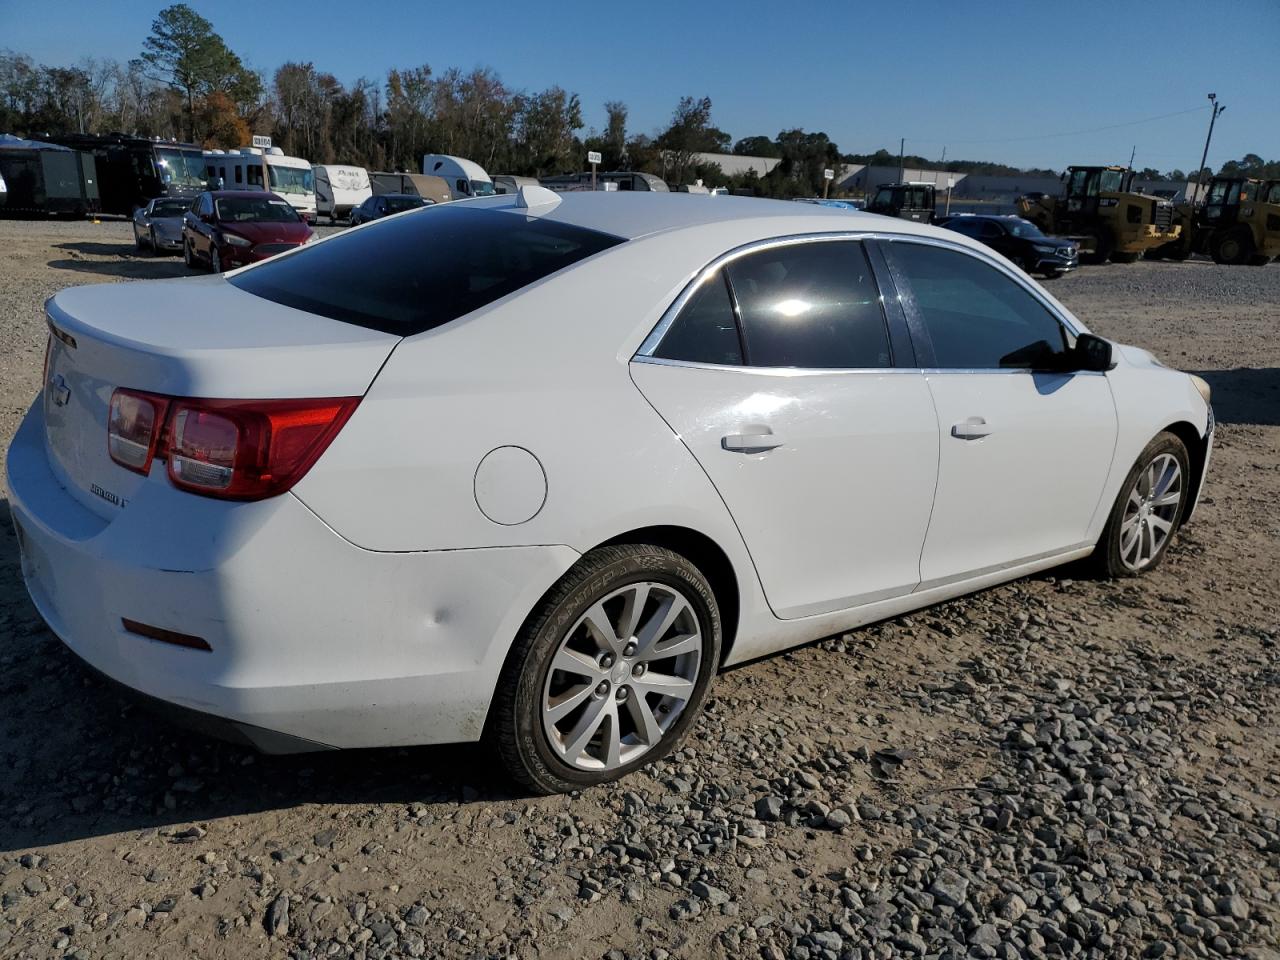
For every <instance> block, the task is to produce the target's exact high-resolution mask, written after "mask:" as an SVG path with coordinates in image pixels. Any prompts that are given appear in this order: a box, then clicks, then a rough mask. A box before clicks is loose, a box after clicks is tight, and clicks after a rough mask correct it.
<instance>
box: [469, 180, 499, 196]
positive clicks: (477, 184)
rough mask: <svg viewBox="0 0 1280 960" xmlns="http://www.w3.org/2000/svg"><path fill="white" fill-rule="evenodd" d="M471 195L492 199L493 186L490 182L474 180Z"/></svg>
mask: <svg viewBox="0 0 1280 960" xmlns="http://www.w3.org/2000/svg"><path fill="white" fill-rule="evenodd" d="M471 195H472V196H473V197H492V196H493V195H494V190H493V184H492V183H490V182H489V181H488V180H472V181H471Z"/></svg>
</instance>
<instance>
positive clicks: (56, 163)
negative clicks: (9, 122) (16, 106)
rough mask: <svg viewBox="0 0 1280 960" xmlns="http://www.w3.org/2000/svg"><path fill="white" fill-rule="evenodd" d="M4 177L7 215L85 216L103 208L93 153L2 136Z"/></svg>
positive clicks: (0, 171)
mask: <svg viewBox="0 0 1280 960" xmlns="http://www.w3.org/2000/svg"><path fill="white" fill-rule="evenodd" d="M0 178H3V180H4V183H5V186H6V190H5V193H6V199H5V212H6V213H7V214H19V215H22V214H26V215H33V214H34V215H51V216H63V217H68V216H69V217H83V216H84V215H85V214H86V213H89V212H91V211H96V210H98V209H99V201H100V198H99V196H98V177H97V173H96V168H95V166H94V159H93V155H92V154H90V153H83V152H81V151H79V150H72V149H70V148H69V147H64V146H61V145H59V144H54V143H49V142H47V141H43V140H23V139H21V138H20V137H13V136H9V135H8V134H0Z"/></svg>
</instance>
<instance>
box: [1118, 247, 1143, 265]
mask: <svg viewBox="0 0 1280 960" xmlns="http://www.w3.org/2000/svg"><path fill="white" fill-rule="evenodd" d="M1141 256H1142V254H1141V253H1125V252H1124V251H1122V250H1116V251H1115V252H1113V253H1112V254H1111V262H1112V263H1137V262H1138V259H1139V258H1140V257H1141Z"/></svg>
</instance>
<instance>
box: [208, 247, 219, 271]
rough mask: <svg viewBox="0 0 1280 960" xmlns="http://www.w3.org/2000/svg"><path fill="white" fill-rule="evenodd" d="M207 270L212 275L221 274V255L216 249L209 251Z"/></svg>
mask: <svg viewBox="0 0 1280 960" xmlns="http://www.w3.org/2000/svg"><path fill="white" fill-rule="evenodd" d="M209 269H210V270H212V271H213V272H214V273H221V272H222V254H220V253H218V248H217V247H214V248H213V249H211V250H210V251H209Z"/></svg>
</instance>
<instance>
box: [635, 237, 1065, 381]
mask: <svg viewBox="0 0 1280 960" xmlns="http://www.w3.org/2000/svg"><path fill="white" fill-rule="evenodd" d="M939 229H944V228H941V227H940V228H939ZM959 236H963V234H959ZM840 240H845V241H847V240H883V241H887V242H891V243H896V242H906V243H922V244H926V245H928V246H933V247H941V248H942V249H944V250H951V251H953V252H955V253H961V254H965V255H967V256H970V257H973V258H974V259H975V260H979V261H981V262H983V263H985V264H987V265H988V266H990V267H994V268H995V269H996V270H998V271H999V272H1001V273H1003V274H1004V275H1005V276H1006V277H1008V278H1009V279H1010V280H1012V281H1013V282H1014V283H1016V284H1018V286H1020V287H1021V288H1022V289H1023V290H1025V291H1027V292H1028V293H1029V294H1031V296H1032V297H1033V298H1034V299H1035V301H1036V302H1037V303H1039V304H1040V305H1041V306H1042V307H1044V309H1045V310H1047V311H1048V313H1049V315H1050V316H1052V317H1053V318H1054V319H1055V320H1057V321H1058V322H1059V323H1061V324H1062V325H1063V326H1064V327H1066V329H1067V330H1069V331H1070V332H1071V334H1072V335H1073V336H1077V337H1078V336H1080V334H1081V333H1086V332H1087V331H1086V330H1085V329H1083V328H1082V327H1081V326H1080V325H1079V324H1078V323H1077V322H1076V321H1075V318H1074V317H1070V316H1068V315H1067V314H1064V313H1063V311H1062V310H1061V309H1059V308H1058V307H1057V306H1056V305H1054V304H1053V303H1051V302H1050V301H1049V300H1047V299H1045V296H1044V294H1043V293H1041V292H1040V290H1039V289H1037V287H1036V286H1035V284H1034V283H1032V282H1031V281H1030V280H1029V278H1028V277H1026V276H1025V275H1021V276H1020V275H1019V273H1020V271H1018V270H1017V268H1015V267H1012V266H1011V265H1006V264H1003V263H1001V262H1000V261H999V260H997V259H996V258H995V257H993V256H992V255H991V254H990V252H989V250H988V248H986V247H979V248H977V249H975V248H973V247H969V246H966V245H965V244H962V243H956V242H955V241H953V240H950V239H948V238H944V237H929V236H920V235H916V234H910V233H887V232H884V231H879V230H842V231H839V232H831V233H796V234H788V235H786V236H781V237H768V238H765V239H762V240H753V241H751V242H750V243H745V244H743V245H741V246H738V247H734V248H733V249H731V250H727V251H725V252H724V253H722V254H720V255H719V256H718V257H716V258H715V259H713V260H712V261H710V262H709V263H707V264H706V265H705V266H703V267H702V269H700V270H698V271H696V272H695V273H694V275H693V277H692V278H691V279H690V280H689V282H688V283H687V284H685V287H684V289H683V290H681V291H680V293H679V294H678V295H677V296H676V298H675V300H673V301H672V302H671V305H670V306H669V307H667V309H666V310H664V311H663V313H662V316H661V317H659V318H658V322H657V324H656V325H655V326H654V328H653V329H652V330H651V331H650V332H649V335H648V336H647V337H645V339H644V342H643V343H641V344H640V349H638V350H637V351H636V352H635V355H634V356H633V357H632V358H631V359H632V360H639V361H645V362H650V363H664V364H668V365H673V366H691V367H709V368H712V369H716V370H739V371H751V372H759V371H761V370H789V371H808V370H813V371H816V372H818V373H831V372H833V371H842V372H849V370H848V369H843V368H839V367H832V368H824V367H756V366H743V365H740V364H738V365H729V364H717V363H703V362H694V361H686V360H668V359H666V358H658V357H654V356H653V353H654V351H655V350H657V349H658V345H659V344H660V343H662V338H663V337H665V336H666V334H667V331H668V330H670V329H671V325H672V324H673V323H674V322H675V320H676V317H678V316H679V315H680V311H681V310H683V309H684V306H685V304H687V303H688V302H689V301H690V300H691V299H692V298H693V295H694V294H695V293H697V292H698V289H699V288H700V287H701V286H702V284H703V283H705V282H706V281H707V280H708V279H709V278H710V277H711V276H713V275H714V274H715V273H716V272H717V271H718V270H720V268H721V267H723V266H725V264H728V263H732V262H733V261H734V260H738V259H740V258H742V257H744V256H746V255H747V254H750V253H755V252H757V251H760V250H770V249H773V248H775V247H787V246H794V245H796V244H801V243H825V242H832V241H840ZM880 299H881V305H882V307H883V305H884V291H883V290H881V291H880ZM857 369H858V372H863V371H864V370H865V371H868V372H872V371H874V372H884V371H885V370H904V371H910V372H914V373H919V372H925V373H1032V372H1033V371H1031V370H1027V369H1025V368H1020V367H1018V368H1013V367H996V368H993V369H991V370H956V369H954V368H937V369H935V368H925V367H896V366H895V367H869V368H857Z"/></svg>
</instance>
